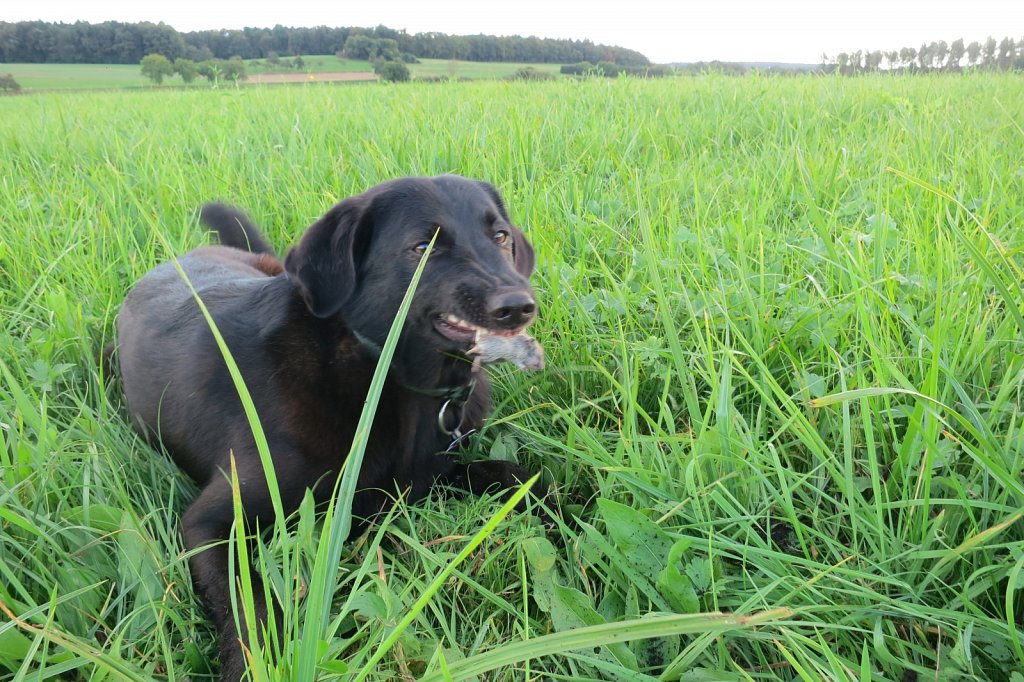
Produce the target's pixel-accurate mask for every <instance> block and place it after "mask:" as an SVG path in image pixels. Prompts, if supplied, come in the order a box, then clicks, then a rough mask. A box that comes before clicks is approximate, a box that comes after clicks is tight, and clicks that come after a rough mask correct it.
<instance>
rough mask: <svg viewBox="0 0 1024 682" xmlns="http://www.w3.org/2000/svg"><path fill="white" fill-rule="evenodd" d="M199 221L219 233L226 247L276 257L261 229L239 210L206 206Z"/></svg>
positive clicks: (223, 206)
mask: <svg viewBox="0 0 1024 682" xmlns="http://www.w3.org/2000/svg"><path fill="white" fill-rule="evenodd" d="M199 219H200V220H202V221H203V222H204V223H205V224H206V226H207V227H209V228H211V229H213V230H216V231H217V234H218V235H219V236H220V243H221V244H223V245H224V246H232V247H234V248H236V249H242V250H243V251H249V252H251V253H265V254H268V255H271V256H273V255H275V254H274V248H273V247H272V246H271V245H270V244H268V243H267V240H266V239H264V238H263V235H262V234H260V230H259V228H258V227H256V225H254V224H253V222H252V220H250V219H249V216H247V215H245V214H244V213H242V212H241V211H240V210H238V209H237V208H233V207H231V206H226V205H224V204H206V205H204V206H203V208H202V209H200V211H199Z"/></svg>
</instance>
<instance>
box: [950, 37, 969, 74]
mask: <svg viewBox="0 0 1024 682" xmlns="http://www.w3.org/2000/svg"><path fill="white" fill-rule="evenodd" d="M966 53H967V49H966V48H964V39H963V38H957V39H956V40H954V41H953V42H952V43H950V44H949V61H948V62H947V63H946V68H947V70H949V71H959V70H960V60H962V59H963V58H964V54H966Z"/></svg>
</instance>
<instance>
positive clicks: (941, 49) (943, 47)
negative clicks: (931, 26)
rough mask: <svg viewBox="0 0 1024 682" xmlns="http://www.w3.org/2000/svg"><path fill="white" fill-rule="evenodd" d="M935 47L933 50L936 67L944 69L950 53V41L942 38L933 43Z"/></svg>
mask: <svg viewBox="0 0 1024 682" xmlns="http://www.w3.org/2000/svg"><path fill="white" fill-rule="evenodd" d="M932 45H933V47H934V49H933V51H932V60H933V64H934V66H935V68H936V69H940V70H941V69H944V68H945V67H946V55H948V54H949V43H947V42H946V41H945V40H940V41H939V42H937V43H932Z"/></svg>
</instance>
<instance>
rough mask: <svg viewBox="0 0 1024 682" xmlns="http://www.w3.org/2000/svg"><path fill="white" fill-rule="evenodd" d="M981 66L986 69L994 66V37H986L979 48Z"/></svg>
mask: <svg viewBox="0 0 1024 682" xmlns="http://www.w3.org/2000/svg"><path fill="white" fill-rule="evenodd" d="M981 58H982V62H981V63H982V66H984V67H985V68H986V69H994V68H996V39H995V38H993V37H992V36H989V37H988V40H986V41H985V45H984V46H983V47H982V48H981Z"/></svg>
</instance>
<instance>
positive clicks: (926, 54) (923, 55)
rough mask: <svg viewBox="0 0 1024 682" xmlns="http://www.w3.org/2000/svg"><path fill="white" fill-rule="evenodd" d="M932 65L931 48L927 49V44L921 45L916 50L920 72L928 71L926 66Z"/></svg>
mask: <svg viewBox="0 0 1024 682" xmlns="http://www.w3.org/2000/svg"><path fill="white" fill-rule="evenodd" d="M931 63H932V52H931V48H929V47H928V43H921V47H919V48H918V50H917V64H918V66H920V67H921V70H922V71H927V70H928V65H929V64H931Z"/></svg>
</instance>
